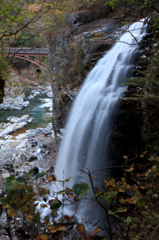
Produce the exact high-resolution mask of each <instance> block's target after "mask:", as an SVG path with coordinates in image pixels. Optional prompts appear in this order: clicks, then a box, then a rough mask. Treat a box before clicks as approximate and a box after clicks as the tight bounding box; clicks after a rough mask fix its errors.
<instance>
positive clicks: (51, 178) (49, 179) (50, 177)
mask: <svg viewBox="0 0 159 240" xmlns="http://www.w3.org/2000/svg"><path fill="white" fill-rule="evenodd" d="M46 179H47V180H48V181H55V180H56V178H55V176H54V175H52V176H49V177H47V178H46Z"/></svg>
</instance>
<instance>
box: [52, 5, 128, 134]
mask: <svg viewBox="0 0 159 240" xmlns="http://www.w3.org/2000/svg"><path fill="white" fill-rule="evenodd" d="M109 13H110V9H109V8H108V7H107V8H106V9H98V11H94V10H92V11H79V12H75V13H69V14H68V15H67V17H66V20H67V25H68V29H67V31H66V32H65V34H63V35H60V36H56V37H50V40H49V42H48V53H49V61H50V66H51V72H52V88H53V93H54V99H53V106H54V109H53V129H54V131H55V132H58V131H59V129H60V128H62V127H63V126H64V123H65V120H66V118H67V114H68V109H69V107H70V104H71V101H72V97H71V93H72V92H73V93H74V95H76V92H77V91H78V89H79V87H80V85H81V83H82V82H83V80H84V78H85V76H86V75H87V73H88V72H89V71H90V70H91V69H92V68H93V67H94V65H95V63H96V62H97V61H98V60H99V59H100V58H101V57H102V56H103V55H104V54H105V53H106V52H107V51H108V50H109V49H110V48H111V47H112V46H113V45H114V43H115V42H116V41H117V39H118V38H119V37H120V35H121V34H123V32H124V31H125V29H126V25H125V26H123V23H121V22H119V21H117V20H115V19H109V18H104V17H107V16H108V14H109Z"/></svg>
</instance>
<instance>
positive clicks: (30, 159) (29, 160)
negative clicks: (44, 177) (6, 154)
mask: <svg viewBox="0 0 159 240" xmlns="http://www.w3.org/2000/svg"><path fill="white" fill-rule="evenodd" d="M37 159H38V158H37V156H34V155H32V156H30V157H29V158H28V160H27V161H28V162H33V161H35V160H37Z"/></svg>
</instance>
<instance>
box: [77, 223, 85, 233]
mask: <svg viewBox="0 0 159 240" xmlns="http://www.w3.org/2000/svg"><path fill="white" fill-rule="evenodd" d="M76 228H77V230H78V231H79V233H81V234H82V235H85V226H84V225H83V224H80V223H77V226H76Z"/></svg>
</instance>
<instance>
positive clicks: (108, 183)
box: [105, 179, 115, 188]
mask: <svg viewBox="0 0 159 240" xmlns="http://www.w3.org/2000/svg"><path fill="white" fill-rule="evenodd" d="M114 181H115V180H114V179H110V180H109V181H108V182H106V184H105V187H106V188H107V187H109V186H111V187H113V188H114V187H115V182H114Z"/></svg>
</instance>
